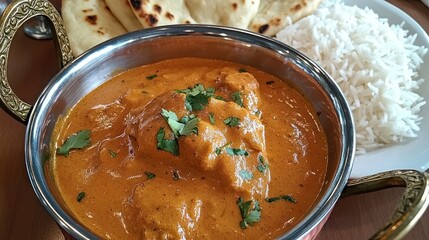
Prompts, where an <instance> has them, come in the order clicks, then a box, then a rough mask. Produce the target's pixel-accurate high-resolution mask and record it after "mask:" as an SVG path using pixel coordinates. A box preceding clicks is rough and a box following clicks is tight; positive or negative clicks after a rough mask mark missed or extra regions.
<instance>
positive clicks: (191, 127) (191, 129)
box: [179, 117, 200, 136]
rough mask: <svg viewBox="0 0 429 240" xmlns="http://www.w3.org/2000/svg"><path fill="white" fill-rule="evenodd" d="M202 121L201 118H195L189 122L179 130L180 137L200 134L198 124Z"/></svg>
mask: <svg viewBox="0 0 429 240" xmlns="http://www.w3.org/2000/svg"><path fill="white" fill-rule="evenodd" d="M199 121H200V119H199V118H197V117H193V118H190V120H188V121H187V122H186V123H185V125H184V126H183V128H182V129H180V130H179V136H189V135H191V134H192V133H194V134H198V128H197V124H198V122H199Z"/></svg>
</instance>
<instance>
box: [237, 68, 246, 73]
mask: <svg viewBox="0 0 429 240" xmlns="http://www.w3.org/2000/svg"><path fill="white" fill-rule="evenodd" d="M238 72H239V73H244V72H247V70H246V69H244V68H239V69H238Z"/></svg>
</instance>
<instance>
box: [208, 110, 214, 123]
mask: <svg viewBox="0 0 429 240" xmlns="http://www.w3.org/2000/svg"><path fill="white" fill-rule="evenodd" d="M209 120H210V123H211V124H212V125H214V124H215V118H214V113H212V112H211V113H209Z"/></svg>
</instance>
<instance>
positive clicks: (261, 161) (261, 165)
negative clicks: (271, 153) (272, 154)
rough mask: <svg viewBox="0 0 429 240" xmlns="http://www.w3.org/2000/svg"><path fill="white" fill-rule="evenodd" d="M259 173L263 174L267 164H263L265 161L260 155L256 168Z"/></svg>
mask: <svg viewBox="0 0 429 240" xmlns="http://www.w3.org/2000/svg"><path fill="white" fill-rule="evenodd" d="M256 168H257V169H258V171H259V172H261V173H263V172H265V170H267V168H268V164H267V163H266V162H265V159H264V157H263V156H262V155H259V156H258V165H257V166H256Z"/></svg>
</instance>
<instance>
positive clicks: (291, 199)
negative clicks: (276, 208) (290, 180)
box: [265, 195, 296, 203]
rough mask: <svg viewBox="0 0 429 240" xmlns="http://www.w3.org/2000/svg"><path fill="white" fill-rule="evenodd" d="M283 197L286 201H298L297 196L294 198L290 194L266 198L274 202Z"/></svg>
mask: <svg viewBox="0 0 429 240" xmlns="http://www.w3.org/2000/svg"><path fill="white" fill-rule="evenodd" d="M282 199H283V200H285V201H287V202H291V203H296V200H295V198H293V197H292V196H290V195H281V196H278V197H272V198H265V201H267V202H269V203H272V202H275V201H278V200H282Z"/></svg>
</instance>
